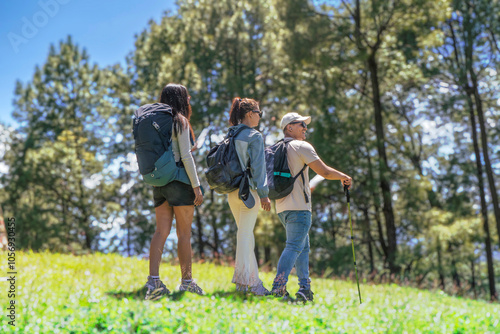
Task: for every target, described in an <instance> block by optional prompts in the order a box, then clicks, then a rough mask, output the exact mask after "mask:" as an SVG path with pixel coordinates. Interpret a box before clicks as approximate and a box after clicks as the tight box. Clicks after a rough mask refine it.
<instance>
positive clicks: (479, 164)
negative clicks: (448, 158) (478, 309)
mask: <svg viewBox="0 0 500 334" xmlns="http://www.w3.org/2000/svg"><path fill="white" fill-rule="evenodd" d="M467 97H468V98H467V102H468V104H469V112H470V120H471V127H472V142H473V145H474V153H475V155H476V167H477V180H478V186H479V196H480V198H481V214H482V216H483V228H484V233H485V238H484V239H485V240H484V243H485V246H486V262H487V266H488V283H489V288H490V299H491V300H492V301H495V300H497V293H496V288H495V271H494V268H493V253H492V249H491V236H490V226H489V223H488V208H487V205H486V195H485V193H484V184H483V166H482V162H481V153H480V151H479V144H478V140H477V130H476V118H475V115H474V109H473V105H472V98H471V96H470V90H468V94H467Z"/></svg>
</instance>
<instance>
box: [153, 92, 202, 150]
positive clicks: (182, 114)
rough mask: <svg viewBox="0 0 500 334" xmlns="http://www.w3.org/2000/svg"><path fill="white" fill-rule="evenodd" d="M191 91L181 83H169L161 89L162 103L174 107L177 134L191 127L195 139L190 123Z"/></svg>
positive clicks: (160, 99) (160, 100)
mask: <svg viewBox="0 0 500 334" xmlns="http://www.w3.org/2000/svg"><path fill="white" fill-rule="evenodd" d="M188 98H189V93H188V90H187V88H186V87H184V86H183V85H180V84H175V83H169V84H168V85H166V86H165V87H164V88H163V90H162V91H161V95H160V98H159V101H158V102H160V103H165V104H168V105H169V106H170V107H172V114H173V116H174V117H173V118H174V132H175V135H177V133H179V132H180V131H182V130H184V129H186V128H189V131H190V132H191V137H192V139H193V141H194V140H195V137H194V132H193V128H192V127H191V124H190V123H189V120H190V119H191V114H192V110H191V105H190V104H189V100H188Z"/></svg>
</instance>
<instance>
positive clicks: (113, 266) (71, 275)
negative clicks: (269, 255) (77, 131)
mask: <svg viewBox="0 0 500 334" xmlns="http://www.w3.org/2000/svg"><path fill="white" fill-rule="evenodd" d="M0 258H1V259H3V260H2V262H3V263H6V262H7V253H2V252H0ZM16 261H17V267H18V268H17V269H18V281H17V295H16V304H17V310H16V311H17V321H16V325H17V326H16V327H15V331H17V332H20V333H101V332H109V333H156V332H158V333H182V332H202V333H261V332H269V333H285V332H286V333H388V332H389V333H487V332H489V333H500V305H499V304H490V303H486V302H482V301H473V300H468V299H461V298H454V297H449V296H446V295H444V294H442V293H436V292H429V291H421V290H417V289H413V288H406V287H399V286H396V285H365V284H362V285H361V293H362V296H363V304H362V305H359V302H358V296H357V289H356V284H355V283H351V282H344V281H336V280H328V279H314V280H313V282H312V287H313V291H314V292H315V297H316V302H315V303H314V304H307V305H302V304H300V305H294V304H287V303H284V302H282V301H280V300H279V299H275V298H273V297H264V298H262V297H261V298H259V297H251V296H250V297H245V296H242V295H239V294H237V293H234V285H233V284H231V283H230V282H231V278H232V274H233V268H231V267H221V266H216V265H213V264H208V263H204V264H194V265H193V274H194V277H195V278H196V280H197V282H198V283H199V284H200V286H202V287H203V288H204V290H205V291H206V292H207V295H206V296H197V295H193V294H188V293H186V294H180V293H178V292H174V293H173V295H171V296H170V297H168V298H164V299H162V300H160V301H157V302H149V301H144V300H143V298H144V293H145V291H144V289H143V285H144V283H145V279H146V276H147V273H148V262H147V261H145V260H138V259H134V258H124V257H121V256H118V255H104V254H95V255H88V256H80V257H75V256H71V255H60V254H51V253H28V252H17V254H16ZM0 270H2V273H0V276H4V272H6V265H5V264H2V266H1V267H0ZM160 275H161V277H162V280H163V281H164V283H165V284H166V285H167V287H168V288H169V289H170V290H173V289H175V287H176V286H177V285H178V284H179V280H180V270H179V268H178V267H177V266H171V265H169V264H166V263H163V264H162V266H161V268H160ZM273 277H274V276H273V274H272V273H262V274H261V278H262V279H263V280H264V284H265V286H266V287H269V286H270V285H271V282H272V280H273ZM7 286H8V284H7V282H0V293H1V297H0V306H1V308H2V313H1V315H0V316H1V319H2V321H1V323H0V332H1V333H11V332H14V328H13V327H11V326H10V325H8V324H7V320H8V319H7V318H6V317H5V313H6V307H7V305H8V301H9V299H8V298H7V292H6V289H5V288H4V287H7ZM288 289H289V291H290V292H291V293H295V292H296V290H297V285H296V277H295V276H292V277H291V283H290V284H289V287H288Z"/></svg>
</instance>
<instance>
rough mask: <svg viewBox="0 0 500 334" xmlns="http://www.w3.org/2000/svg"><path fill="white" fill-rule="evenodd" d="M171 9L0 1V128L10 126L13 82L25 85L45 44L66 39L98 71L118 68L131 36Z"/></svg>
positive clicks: (106, 2)
mask: <svg viewBox="0 0 500 334" xmlns="http://www.w3.org/2000/svg"><path fill="white" fill-rule="evenodd" d="M174 9H175V5H174V1H173V0H163V1H161V0H121V1H118V0H114V1H113V0H100V1H98V0H25V1H17V0H2V1H0V22H2V24H1V25H0V50H1V52H0V75H1V76H0V122H2V123H6V124H8V125H12V126H16V123H15V121H14V120H13V119H12V117H11V114H12V111H13V106H12V100H13V99H14V88H15V82H16V80H21V81H22V82H23V83H26V82H28V81H30V80H31V78H32V76H33V72H34V69H35V66H36V65H42V64H43V63H44V62H45V60H46V58H47V54H48V50H49V46H50V44H56V45H57V44H58V43H59V41H61V40H65V39H66V37H67V36H68V35H71V36H72V37H73V41H74V42H75V43H77V44H78V45H79V46H80V47H82V48H83V47H84V48H86V49H87V51H88V54H89V55H90V59H91V61H92V62H96V63H97V64H99V66H101V67H104V66H106V65H111V64H115V63H122V64H124V61H125V56H126V55H127V54H128V53H129V52H130V51H131V50H132V49H133V47H134V41H135V39H134V35H135V34H138V33H140V32H141V31H143V30H144V29H145V28H147V26H148V22H149V20H150V19H153V20H155V21H157V22H158V21H159V20H160V18H161V17H162V15H163V13H164V12H165V11H166V10H171V11H173V10H174Z"/></svg>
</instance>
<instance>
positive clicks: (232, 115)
mask: <svg viewBox="0 0 500 334" xmlns="http://www.w3.org/2000/svg"><path fill="white" fill-rule="evenodd" d="M258 109H259V102H257V101H255V100H254V99H249V98H247V97H244V98H240V97H235V98H234V99H233V104H232V105H231V110H230V111H229V124H231V125H233V126H234V125H238V124H240V123H241V121H242V120H243V118H244V117H245V114H246V113H248V112H250V111H252V110H258Z"/></svg>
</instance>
